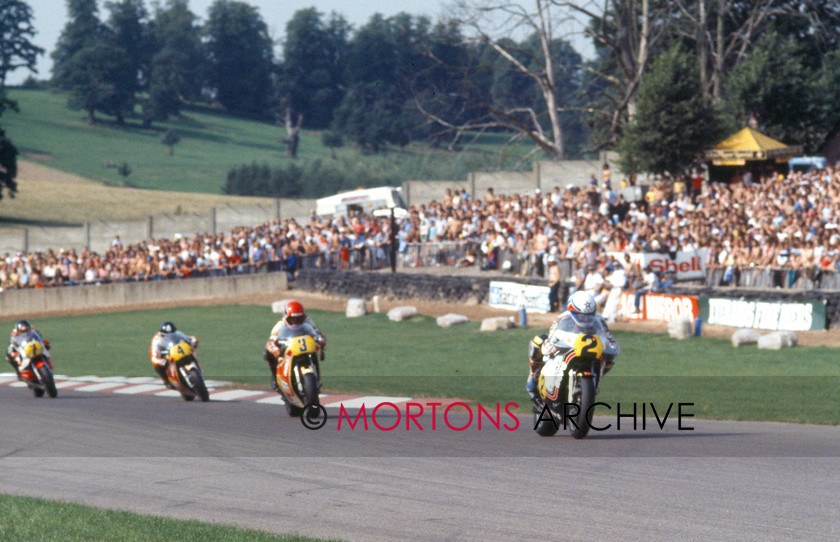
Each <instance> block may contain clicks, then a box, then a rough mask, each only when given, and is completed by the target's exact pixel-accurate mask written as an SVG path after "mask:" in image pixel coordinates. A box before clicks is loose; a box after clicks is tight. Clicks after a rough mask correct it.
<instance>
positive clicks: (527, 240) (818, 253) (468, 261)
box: [0, 166, 840, 291]
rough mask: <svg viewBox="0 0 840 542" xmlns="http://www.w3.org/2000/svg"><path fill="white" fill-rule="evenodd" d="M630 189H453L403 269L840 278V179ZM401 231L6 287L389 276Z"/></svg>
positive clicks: (154, 247)
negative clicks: (364, 272)
mask: <svg viewBox="0 0 840 542" xmlns="http://www.w3.org/2000/svg"><path fill="white" fill-rule="evenodd" d="M630 184H633V181H632V179H631V180H630V181H627V180H624V181H622V182H621V183H620V186H614V185H613V180H612V179H611V177H610V172H609V169H608V168H607V167H606V166H605V167H604V170H603V171H602V172H601V176H600V179H599V178H597V177H596V176H595V175H593V176H592V178H591V180H590V182H589V184H587V185H586V186H581V187H579V186H571V185H569V186H566V187H560V186H557V187H554V188H553V190H551V191H550V192H547V193H543V192H541V191H540V190H535V191H533V192H530V193H527V194H515V195H502V194H496V193H495V192H494V190H493V189H492V188H490V189H488V190H487V192H486V194H483V195H477V196H476V197H475V198H473V197H471V196H470V195H469V194H468V193H467V192H466V191H465V190H454V191H453V190H451V189H447V190H446V191H445V193H444V194H443V195H442V197H441V199H440V201H437V200H435V201H432V202H430V203H427V204H422V205H412V206H411V207H410V208H409V210H408V211H409V212H408V215H407V216H406V217H405V218H402V219H399V220H397V221H395V223H394V224H393V227H394V228H395V231H394V235H393V238H394V240H395V242H396V243H397V246H395V247H394V248H395V250H396V252H397V254H398V255H399V256H398V257H403V258H409V255H410V250H409V249H410V248H411V247H418V246H419V247H424V246H425V247H441V246H444V245H445V246H450V247H460V248H459V250H455V251H454V252H453V254H457V257H454V258H453V257H444V258H438V259H437V260H436V262H437V263H438V264H443V265H475V266H477V267H478V266H480V267H482V268H485V269H488V268H496V269H502V270H507V271H510V272H512V273H518V274H520V275H523V276H535V275H536V276H540V277H543V276H548V275H552V274H553V275H554V276H553V277H552V278H551V280H554V279H555V278H557V277H556V275H557V272H556V270H552V266H553V265H556V264H557V263H559V262H561V261H565V262H568V263H570V264H571V266H570V269H572V276H571V277H561V279H569V278H571V279H572V280H573V281H574V282H575V283H576V287H584V283H585V282H586V280H587V276H588V275H590V274H592V273H594V272H597V273H598V274H600V275H601V277H602V279H603V280H604V282H605V286H601V287H600V288H601V289H602V291H603V290H604V289H607V290H608V289H610V288H617V287H628V286H630V285H634V286H635V288H636V289H637V290H639V289H642V288H647V289H653V288H657V287H660V286H661V285H663V283H665V281H671V280H672V279H673V277H655V278H651V275H650V270H645V269H640V268H639V266H638V265H634V264H632V262H631V261H630V259H629V258H625V257H623V256H622V253H623V254H629V253H634V252H662V253H675V252H678V251H693V250H697V249H707V250H706V253H705V254H706V256H705V258H706V261H705V264H706V268H707V270H708V271H709V273H710V276H714V277H716V278H715V281H716V282H717V283H719V284H720V285H725V284H739V283H743V282H744V280H743V279H744V278H747V277H748V276H749V275H750V274H756V273H760V272H769V273H770V274H771V275H772V277H773V279H772V280H773V283H772V285H773V286H778V287H788V286H790V285H791V284H793V282H795V281H796V280H798V279H799V278H807V279H808V280H811V281H813V283H814V285H815V286H816V287H819V283H820V278H821V276H822V275H823V274H824V273H826V272H834V271H837V270H838V269H840V167H831V166H829V167H827V168H826V169H820V170H815V171H812V172H810V173H802V172H790V173H788V174H787V175H783V174H779V173H776V172H768V173H766V174H764V175H756V176H755V178H753V177H752V176H751V175H744V176H742V177H739V178H738V179H737V180H736V181H733V182H731V183H711V184H708V183H706V182H705V181H704V180H703V178H701V177H695V178H687V177H677V178H673V179H669V178H664V179H661V180H659V181H657V182H655V183H654V184H653V185H652V186H650V187H649V190H648V191H647V193H646V194H645V196H644V199H643V200H640V201H638V202H636V201H633V202H628V201H625V199H624V198H623V197H622V196H621V195H620V194H619V191H618V190H617V188H619V187H624V186H626V185H630ZM391 228H392V223H391V219H390V218H388V217H385V218H379V217H373V216H368V215H354V214H352V213H351V214H350V215H349V216H342V217H335V218H324V217H318V216H315V215H314V212H313V213H312V215H311V216H310V218H309V220H308V223H306V224H303V225H301V224H298V223H297V221H295V220H294V219H284V220H281V219H276V220H274V221H272V222H270V223H265V224H260V225H258V226H253V227H239V228H236V229H234V230H232V231H230V232H227V233H222V234H218V235H208V234H203V233H195V234H193V235H192V236H189V237H186V236H176V237H175V238H174V239H171V240H170V239H148V240H143V241H137V242H134V243H123V241H122V240H120V239H119V237H115V238H114V240H113V242H112V243H111V245H110V247H108V249H107V250H105V251H103V252H102V253H97V252H93V251H90V250H88V249H87V248H83V249H80V250H77V249H75V248H69V249H60V250H56V249H49V250H45V251H36V252H29V253H22V252H18V253H7V254H3V255H0V287H2V288H3V289H10V288H40V287H49V286H60V285H75V284H85V283H96V282H109V281H125V280H133V281H146V280H161V279H172V278H186V277H194V276H221V275H229V274H237V273H252V272H261V271H281V270H282V271H285V272H287V273H288V274H289V277H290V278H291V279H294V277H295V273H296V272H297V270H298V269H300V268H301V266H304V265H312V266H321V267H332V268H347V267H352V268H363V267H368V268H376V267H384V266H387V265H389V264H390V253H391V239H392V235H391ZM439 253H440V252H439V251H438V254H439ZM502 254H504V255H507V256H506V259H505V261H502V258H501V255H502ZM511 255H512V256H511ZM511 260H513V261H511ZM715 271H718V273H716V274H715V273H714V272H715ZM615 273H618V274H619V275H620V276H617V275H615ZM610 277H612V281H610ZM622 280H623V281H624V284H623V285H619V284H615V283H616V282H619V281H622ZM716 285H718V284H716Z"/></svg>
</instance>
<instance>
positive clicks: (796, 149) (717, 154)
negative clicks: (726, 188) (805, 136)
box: [704, 127, 802, 166]
mask: <svg viewBox="0 0 840 542" xmlns="http://www.w3.org/2000/svg"><path fill="white" fill-rule="evenodd" d="M800 154H802V146H801V145H785V144H784V143H782V142H781V141H776V140H775V139H773V138H771V137H767V136H766V135H764V134H761V133H759V132H756V131H755V130H753V129H752V128H749V127H747V128H744V129H743V130H741V131H740V132H738V133H736V134H734V135H731V136H729V137H728V138H726V139H724V140H723V141H721V142H720V143H718V144H717V145H715V148H714V149H710V150H708V151H706V152H705V153H704V156H705V158H706V159H707V160H711V162H712V165H715V166H743V165H746V163H747V162H748V161H749V162H754V161H763V160H774V161H775V162H776V163H784V162H787V161H788V160H790V159H791V158H793V157H794V156H798V155H800Z"/></svg>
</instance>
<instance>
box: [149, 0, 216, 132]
mask: <svg viewBox="0 0 840 542" xmlns="http://www.w3.org/2000/svg"><path fill="white" fill-rule="evenodd" d="M196 21H197V17H196V16H195V15H194V14H193V13H192V12H191V11H190V10H189V8H188V6H187V0H169V1H168V2H167V4H166V7H165V8H160V7H158V9H157V10H156V11H155V14H154V18H153V20H152V22H151V39H152V42H153V49H154V50H155V53H154V55H153V57H152V60H151V68H150V78H149V85H148V87H149V99H148V101H147V102H146V103H145V104H144V106H143V121H144V123H145V124H146V125H147V126H148V125H150V124H151V121H152V120H166V119H167V118H168V117H169V116H170V115H178V114H179V112H180V107H181V102H182V101H187V100H195V99H197V98H198V97H199V96H200V95H201V90H202V78H201V72H202V70H203V65H204V57H203V54H202V44H201V32H200V30H201V29H200V28H199V27H198V25H197V24H196Z"/></svg>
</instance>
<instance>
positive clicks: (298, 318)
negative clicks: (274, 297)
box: [286, 301, 306, 326]
mask: <svg viewBox="0 0 840 542" xmlns="http://www.w3.org/2000/svg"><path fill="white" fill-rule="evenodd" d="M305 319H306V313H305V312H304V311H303V305H301V304H300V303H299V302H297V301H289V302H288V303H286V323H287V324H289V325H291V326H295V325H300V324H302V323H303V321H304V320H305Z"/></svg>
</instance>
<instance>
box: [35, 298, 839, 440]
mask: <svg viewBox="0 0 840 542" xmlns="http://www.w3.org/2000/svg"><path fill="white" fill-rule="evenodd" d="M310 313H311V316H312V317H313V318H314V319H315V321H316V322H317V323H318V326H319V327H320V328H321V329H322V330H323V331H324V332H325V333H326V334H327V340H328V342H327V350H326V352H327V359H326V361H325V362H324V363H323V364H322V368H323V373H324V386H325V391H342V392H357V393H366V394H388V395H401V396H426V397H461V398H464V399H469V400H475V401H480V402H482V403H488V404H489V403H495V402H502V403H506V402H508V401H513V402H516V403H517V404H519V405H523V406H524V405H526V404H527V403H528V401H527V396H526V395H525V393H524V383H525V378H526V376H527V346H528V341H529V340H530V338H531V337H532V336H533V335H534V334H535V333H537V332H540V331H541V330H538V329H535V328H525V329H522V328H517V329H512V330H508V331H505V332H497V333H486V332H481V331H479V323H477V322H470V323H467V324H464V325H461V326H456V327H453V328H440V327H438V326H437V324H436V322H435V319H434V318H431V317H426V316H419V317H415V318H412V319H410V320H407V321H404V322H399V323H395V322H391V321H389V320H388V318H387V317H386V315H384V314H372V315H368V316H365V317H364V318H352V319H351V318H346V317H345V316H344V314H343V313H339V312H330V311H317V310H312V311H310ZM163 320H172V321H174V322H175V324H176V325H177V326H178V327H179V329H181V330H182V331H184V332H185V333H188V334H192V335H196V336H198V337H199V339H200V344H199V349H198V352H197V353H198V356H199V359H200V362H201V364H202V367H203V369H204V373H205V376H206V378H208V379H215V380H232V381H235V382H241V383H245V384H249V385H254V386H258V387H262V388H266V389H268V381H269V374H268V370H267V365H266V363H265V362H264V361H263V360H262V351H263V346H264V344H265V341H266V339H267V336H268V332H269V330H270V329H271V327H272V326H273V325H274V323H275V322H276V320H277V315H275V314H272V313H271V309H270V308H269V307H265V306H248V305H227V306H212V307H181V308H175V309H160V310H149V311H133V312H123V313H112V314H103V315H90V316H75V317H67V318H51V319H43V320H38V321H37V322H34V323H35V324H36V325H37V326H38V328H39V330H41V331H42V332H43V333H44V335H45V336H46V337H47V338H49V339H50V340H51V341H52V343H53V350H52V353H53V357H54V359H55V363H56V373H58V374H68V375H74V376H81V375H88V374H90V375H99V376H112V375H126V376H144V375H145V376H152V375H153V373H152V368H151V364H150V363H149V361H148V358H147V352H148V348H149V341H150V339H151V336H152V335H153V334H154V333H155V331H156V330H157V328H158V327H159V325H160V323H161V321H163ZM616 338H617V339H618V340H619V342H620V343H621V349H622V351H621V355H620V356H619V358H618V360H617V363H616V366H615V368H614V369H613V371H612V372H610V374H609V375H608V376H607V377H606V378H605V379H604V381H603V383H602V385H601V393H600V395H599V396H598V399H599V400H600V401H603V402H606V403H609V404H613V405H614V404H616V403H618V402H625V403H630V402H634V403H639V404H640V403H642V402H654V403H655V404H656V407H657V408H659V409H662V408H666V407H667V405H668V404H670V403H678V402H690V403H693V404H694V406H693V407H692V409H691V411H692V412H693V413H694V414H695V415H696V416H698V417H704V418H716V419H737V420H772V421H792V422H802V423H818V424H840V365H838V364H837V361H836V359H837V353H836V349H831V348H827V347H796V348H795V349H793V350H780V351H769V350H758V349H756V348H755V347H744V348H738V349H736V348H733V347H732V346H731V344H730V343H729V342H728V341H726V340H723V339H715V338H709V337H699V338H693V339H691V340H688V341H676V340H673V339H671V338H669V337H668V336H667V335H652V334H643V333H630V332H617V333H616ZM675 408H676V406H675Z"/></svg>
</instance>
